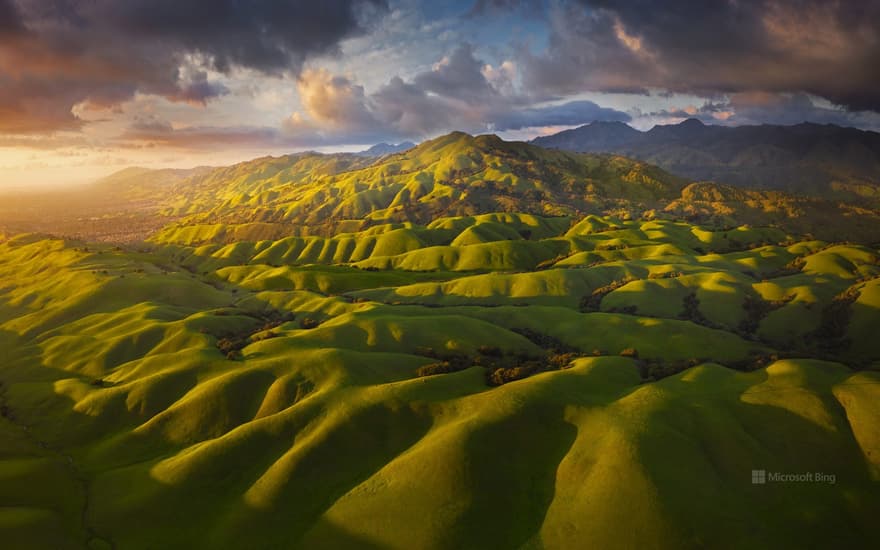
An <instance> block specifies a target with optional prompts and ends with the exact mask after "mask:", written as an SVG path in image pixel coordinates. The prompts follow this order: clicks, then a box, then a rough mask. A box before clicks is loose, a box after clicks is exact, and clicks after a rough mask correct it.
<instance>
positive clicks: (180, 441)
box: [0, 133, 880, 550]
mask: <svg viewBox="0 0 880 550" xmlns="http://www.w3.org/2000/svg"><path fill="white" fill-rule="evenodd" d="M149 178H154V179H152V180H150V181H147V180H149ZM101 185H103V186H104V187H105V188H106V187H112V188H113V190H114V191H113V193H118V194H119V196H122V197H128V199H126V200H129V199H130V200H138V197H141V198H144V197H146V198H149V200H150V204H151V206H150V208H151V209H152V210H150V211H149V212H150V217H151V219H152V223H153V224H154V225H161V226H162V227H161V229H160V230H159V231H157V232H156V233H155V234H154V235H153V237H152V238H151V239H150V240H148V241H140V242H137V243H135V244H127V245H116V244H100V243H98V244H96V243H93V242H86V241H83V240H78V239H73V238H68V239H63V238H57V237H51V236H47V235H37V234H30V235H18V236H8V237H4V238H3V239H2V240H0V540H2V541H3V543H2V545H3V547H4V548H6V547H9V548H27V549H34V548H36V549H41V548H47V549H49V548H51V549H58V548H89V549H92V550H94V549H98V548H126V549H129V548H131V549H140V548H142V549H148V548H167V549H176V548H180V549H184V548H254V549H264V548H265V549H270V548H308V549H310V548H334V549H336V548H436V549H447V548H448V549H458V548H505V549H506V548H523V549H533V548H548V549H549V548H554V549H555V548H580V547H597V548H618V547H643V546H644V547H651V548H670V549H680V548H706V547H710V548H715V547H733V548H746V547H748V548H752V547H757V548H766V547H772V548H776V547H796V548H801V547H815V546H821V547H835V548H838V547H839V548H856V547H873V546H877V545H880V529H878V527H877V522H876V520H875V518H876V514H877V513H878V512H880V492H878V491H877V490H876V488H877V486H878V485H877V484H878V483H880V431H878V428H877V426H878V425H880V424H878V419H880V407H878V403H880V342H878V341H877V338H876V335H875V333H876V329H877V327H878V326H880V248H878V246H877V244H876V243H877V241H880V234H878V231H880V229H878V227H880V225H878V224H877V223H876V221H877V213H876V212H875V211H873V210H870V209H865V208H856V207H853V206H849V205H846V204H837V203H831V202H827V201H825V202H823V201H821V200H818V199H804V198H800V197H795V196H791V195H785V194H781V193H771V192H758V191H748V190H743V189H736V188H730V187H726V186H722V185H717V184H710V183H689V182H687V181H685V180H681V179H679V178H677V177H675V176H671V175H669V174H667V173H665V172H663V171H662V170H659V169H657V168H655V167H652V166H650V165H647V164H644V163H640V162H637V161H632V160H628V159H625V158H622V157H616V156H608V155H582V154H573V153H564V152H558V151H547V150H543V149H540V148H538V147H534V146H530V145H527V144H522V143H508V142H503V141H501V140H499V139H498V138H497V137H495V136H478V137H472V136H468V135H466V134H461V133H455V134H450V135H448V136H444V137H441V138H438V139H436V140H432V141H429V142H426V143H423V144H421V145H419V146H418V147H415V148H413V149H409V150H407V151H405V152H402V153H396V154H391V155H386V156H383V157H381V158H379V159H378V160H376V159H368V158H364V157H361V156H358V155H320V154H317V153H302V154H298V155H289V156H285V157H279V158H272V157H267V158H262V159H256V160H254V161H251V162H248V163H242V164H238V165H235V166H232V167H226V168H218V169H200V170H198V171H196V172H194V173H190V174H180V173H177V172H167V173H165V174H164V176H162V175H160V174H156V173H154V172H143V171H128V172H126V173H122V174H118V175H117V176H116V177H114V178H111V179H110V180H107V181H105V182H103V183H102V184H101ZM108 192H109V191H108ZM160 212H161V214H160ZM759 470H763V471H765V472H766V473H767V475H768V477H767V482H766V483H763V484H756V483H753V482H752V479H753V471H759ZM801 474H809V475H810V476H811V479H810V480H801V481H791V480H789V481H783V480H782V478H779V477H778V476H789V475H795V476H797V475H801ZM744 526H750V527H744Z"/></svg>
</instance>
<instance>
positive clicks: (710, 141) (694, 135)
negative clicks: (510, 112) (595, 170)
mask: <svg viewBox="0 0 880 550" xmlns="http://www.w3.org/2000/svg"><path fill="white" fill-rule="evenodd" d="M621 125H622V126H626V128H629V129H630V130H625V129H623V128H622V126H621ZM531 143H533V144H535V145H539V146H541V147H547V148H553V149H563V150H571V151H582V152H605V153H614V154H621V155H625V156H629V157H633V158H637V159H640V160H644V161H646V162H650V163H652V164H656V165H657V166H660V167H661V168H664V169H666V170H669V171H670V172H672V173H675V174H679V175H681V176H685V177H688V178H690V179H693V180H716V181H719V182H722V183H727V184H731V185H737V186H741V187H753V188H762V189H774V190H782V191H789V192H796V193H803V194H810V195H815V196H821V197H824V198H829V199H841V200H851V201H860V202H862V203H864V204H871V205H877V204H878V197H880V133H877V132H872V131H869V130H860V129H857V128H849V127H843V126H837V125H834V124H816V123H810V122H804V123H801V124H796V125H791V126H778V125H768V124H764V125H757V126H720V125H707V124H704V123H703V122H701V121H699V120H698V119H694V118H691V119H687V120H685V121H683V122H681V123H679V124H666V125H656V126H654V127H653V128H651V129H650V130H647V131H644V132H642V131H639V130H636V129H634V128H631V127H629V126H628V125H625V124H623V123H617V124H616V125H609V123H592V124H587V125H584V126H580V127H578V128H575V129H572V130H565V131H562V132H559V133H557V134H554V135H551V136H542V137H538V138H536V139H534V140H532V142H531Z"/></svg>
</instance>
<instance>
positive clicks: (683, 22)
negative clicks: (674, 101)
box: [523, 0, 880, 110]
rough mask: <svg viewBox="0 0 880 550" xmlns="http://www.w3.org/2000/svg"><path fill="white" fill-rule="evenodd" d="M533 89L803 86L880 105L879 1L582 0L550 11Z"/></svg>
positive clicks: (712, 91)
mask: <svg viewBox="0 0 880 550" xmlns="http://www.w3.org/2000/svg"><path fill="white" fill-rule="evenodd" d="M548 17H549V21H550V34H549V43H548V48H547V50H546V51H545V52H542V53H539V54H533V53H531V52H529V51H526V50H524V51H523V77H524V80H525V84H526V85H527V87H528V88H529V89H531V90H533V92H535V93H537V92H538V91H545V92H549V93H573V92H579V91H585V90H591V91H604V92H615V91H624V92H643V91H646V90H647V89H660V90H667V91H671V92H681V93H694V94H699V95H703V96H705V97H711V96H717V95H722V94H730V93H737V92H753V91H763V92H773V93H785V92H804V93H809V94H812V95H815V96H820V97H823V98H826V99H828V100H830V101H832V102H833V103H836V104H839V105H842V106H845V107H847V108H849V109H852V110H865V109H870V110H878V109H880V0H862V1H851V2H848V1H839V2H828V1H825V0H704V1H701V2H693V1H688V0H669V1H665V2H662V3H658V2H649V1H646V0H613V1H612V0H580V1H568V2H561V3H559V4H557V5H556V6H555V7H554V8H553V9H551V10H550V12H549V14H548Z"/></svg>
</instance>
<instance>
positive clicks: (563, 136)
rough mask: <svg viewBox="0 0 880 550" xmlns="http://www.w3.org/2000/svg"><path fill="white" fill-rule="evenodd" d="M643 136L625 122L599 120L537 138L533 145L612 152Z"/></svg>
mask: <svg viewBox="0 0 880 550" xmlns="http://www.w3.org/2000/svg"><path fill="white" fill-rule="evenodd" d="M641 135H642V132H639V131H638V130H636V129H635V128H633V127H632V126H630V125H629V124H626V123H624V122H620V121H614V122H606V121H598V120H597V121H595V122H591V123H590V124H585V125H583V126H579V127H577V128H574V129H572V130H565V131H563V132H559V133H558V134H553V135H552V136H543V137H539V138H535V139H534V140H533V141H532V143H533V144H535V145H540V146H541V147H547V148H550V149H567V150H571V151H586V152H612V151H613V150H614V148H615V147H617V146H620V145H623V144H625V143H629V142H630V141H633V140H637V139H638V138H639V137H640V136H641Z"/></svg>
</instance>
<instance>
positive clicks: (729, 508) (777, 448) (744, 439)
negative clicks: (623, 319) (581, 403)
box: [632, 371, 880, 548]
mask: <svg viewBox="0 0 880 550" xmlns="http://www.w3.org/2000/svg"><path fill="white" fill-rule="evenodd" d="M739 376H742V375H739ZM747 376H749V377H750V378H755V381H754V383H750V384H749V386H748V387H743V389H744V393H742V394H740V395H737V394H735V393H734V392H732V391H731V392H728V393H722V392H716V391H709V392H701V391H698V390H697V389H690V388H685V386H679V388H682V391H681V393H680V394H679V395H678V398H677V399H673V400H668V401H667V402H666V403H665V404H664V406H663V407H662V408H660V409H658V410H656V411H654V413H653V414H652V418H651V420H650V423H651V428H650V429H649V430H645V431H644V432H643V433H642V434H641V437H640V440H639V447H640V449H641V451H640V454H641V459H640V461H639V462H640V463H641V464H644V466H645V472H646V473H647V475H648V476H649V478H650V480H651V483H652V485H653V486H654V487H655V489H656V491H657V498H658V501H659V502H660V503H661V505H662V511H663V515H664V517H666V518H667V521H669V523H670V524H671V525H677V526H682V527H683V529H682V531H681V532H680V533H679V535H680V536H681V537H682V538H683V540H684V541H686V542H687V543H688V544H695V545H698V546H705V547H716V546H728V545H732V546H744V547H788V546H792V547H813V546H815V547H836V548H847V547H849V548H854V547H862V546H865V545H866V544H868V545H869V546H870V544H869V543H867V541H869V540H870V541H873V542H874V544H877V543H880V532H878V531H877V530H873V532H872V531H869V530H866V527H867V526H870V525H874V523H875V522H874V520H873V519H872V518H874V517H876V514H877V513H880V494H878V493H877V492H876V491H874V490H873V486H874V485H875V484H876V482H875V481H872V479H871V474H870V471H869V468H868V464H867V463H866V460H865V457H864V455H863V452H862V449H861V447H860V446H859V444H858V443H857V441H856V439H855V437H854V435H853V432H852V430H851V428H850V424H849V420H848V416H847V415H848V414H852V412H853V411H851V410H844V408H843V407H842V406H841V404H840V403H839V402H838V401H837V399H836V398H835V396H834V395H833V394H832V392H831V389H830V384H829V387H828V389H827V390H825V389H822V390H820V391H819V392H814V391H813V390H810V389H809V388H808V387H797V388H791V387H780V388H776V389H774V388H772V387H771V388H764V389H760V390H755V393H752V392H750V391H749V388H751V387H754V386H757V385H758V384H761V383H763V382H766V381H767V374H766V372H765V371H756V372H753V373H749V374H748V375H747ZM750 395H751V397H749V396H750ZM805 395H811V396H815V398H816V399H817V400H818V401H805V397H804V396H805ZM752 397H758V399H766V398H768V397H770V398H771V401H772V400H776V399H778V404H768V403H760V402H748V399H751V398H752ZM819 403H821V406H823V407H824V410H826V411H828V412H829V413H830V414H831V416H830V417H825V416H823V414H819V413H815V417H813V418H810V417H809V415H810V414H811V412H810V411H811V409H810V408H809V407H817V406H820V405H819ZM821 422H831V425H830V426H826V425H823V424H822V423H821ZM753 470H763V471H765V472H767V473H768V475H769V473H772V472H777V473H784V474H804V475H807V474H808V475H810V476H814V477H813V478H811V479H812V481H802V482H773V481H772V480H770V481H767V482H766V483H764V484H755V483H754V482H753V481H752V471H753ZM828 475H833V476H834V477H835V481H834V483H831V482H829V481H827V476H828ZM822 476H826V477H824V478H823V477H822ZM632 527H633V528H635V529H638V528H639V526H637V525H634V526H632Z"/></svg>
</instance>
